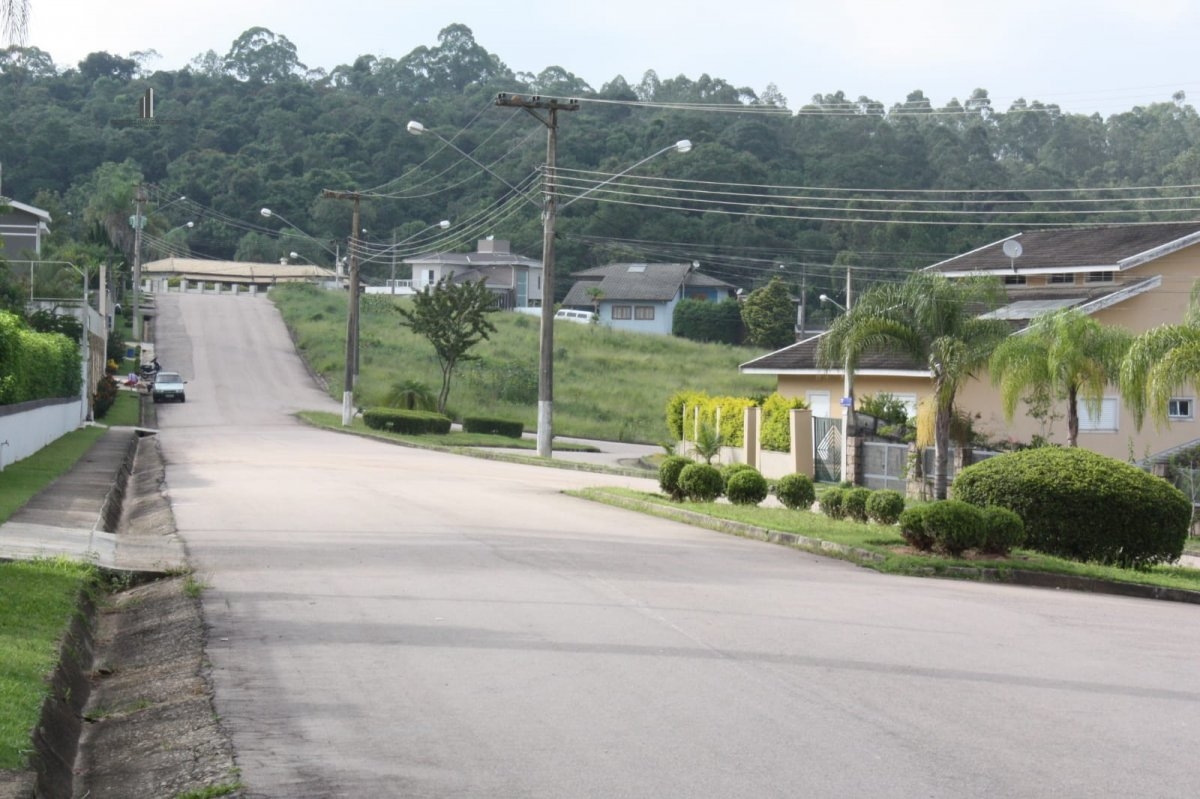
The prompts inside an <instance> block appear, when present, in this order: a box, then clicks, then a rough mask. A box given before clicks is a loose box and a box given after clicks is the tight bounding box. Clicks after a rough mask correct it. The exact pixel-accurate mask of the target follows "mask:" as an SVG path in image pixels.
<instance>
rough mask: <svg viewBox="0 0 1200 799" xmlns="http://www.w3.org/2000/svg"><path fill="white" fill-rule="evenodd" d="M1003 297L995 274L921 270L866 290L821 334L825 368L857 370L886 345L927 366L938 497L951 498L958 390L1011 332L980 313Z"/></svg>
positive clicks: (1001, 324)
mask: <svg viewBox="0 0 1200 799" xmlns="http://www.w3.org/2000/svg"><path fill="white" fill-rule="evenodd" d="M1003 296H1004V292H1003V288H1002V287H1001V285H1000V282H999V281H998V280H996V279H995V278H990V277H970V278H962V279H959V280H955V281H951V280H950V279H949V278H946V277H944V276H942V275H938V274H935V273H932V272H917V273H915V274H913V275H911V276H910V277H909V278H908V280H906V281H905V282H904V283H901V284H893V283H883V284H879V285H877V286H875V287H874V288H872V289H870V290H869V291H867V292H866V293H865V294H864V295H863V296H862V298H861V299H859V301H858V303H857V304H856V305H855V306H854V307H853V308H852V309H851V310H850V312H849V313H847V314H844V315H842V316H840V317H838V318H837V320H836V321H835V322H834V323H833V326H832V327H830V328H829V333H828V334H826V336H825V337H824V338H823V339H822V341H821V346H820V349H819V351H818V356H817V357H818V361H819V363H820V364H821V365H822V366H823V367H825V368H837V367H839V366H842V367H843V368H846V369H849V370H853V369H855V368H856V367H857V366H858V362H859V359H860V358H861V357H862V356H863V355H865V354H867V353H869V352H876V351H879V350H881V349H889V350H894V351H897V352H900V353H903V354H905V355H908V356H909V357H911V358H912V359H913V360H915V361H917V362H918V363H923V364H927V365H928V367H929V376H930V378H931V380H932V381H933V398H932V399H933V403H934V414H935V417H934V452H935V457H934V482H933V492H934V496H935V497H936V498H938V499H945V497H946V485H947V473H948V468H947V467H948V465H949V455H950V421H951V418H952V416H953V411H954V397H955V395H956V394H957V393H958V390H959V388H961V387H962V385H963V384H964V383H966V381H967V380H969V379H970V378H971V377H972V376H973V375H974V374H975V373H976V372H977V371H978V370H979V369H981V368H983V367H984V366H986V365H987V361H988V356H989V355H991V352H992V350H993V349H994V348H995V347H996V345H997V344H999V343H1000V342H1001V341H1003V340H1004V339H1005V338H1006V337H1007V336H1008V334H1009V327H1008V324H1007V323H1006V322H1004V321H1002V320H999V319H984V318H980V317H979V315H978V314H979V312H980V311H984V310H987V309H988V308H990V307H995V306H996V305H997V304H998V303H999V302H1000V300H1001V299H1002V298H1003Z"/></svg>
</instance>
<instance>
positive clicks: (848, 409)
mask: <svg viewBox="0 0 1200 799" xmlns="http://www.w3.org/2000/svg"><path fill="white" fill-rule="evenodd" d="M820 300H821V302H827V303H829V304H830V305H832V306H834V307H835V308H840V309H842V311H843V313H850V310H849V309H848V308H847V307H846V306H845V305H842V304H841V303H840V302H838V301H836V300H834V299H833V298H832V297H830V296H829V295H828V294H822V295H821V296H820ZM853 424H854V370H853V369H851V368H850V352H849V351H848V350H847V352H846V354H845V359H844V360H843V361H842V459H841V460H842V463H841V470H842V479H843V480H845V479H847V478H846V474H847V472H849V470H850V446H849V444H850V428H851V426H852V425H853ZM850 482H852V483H853V482H854V480H853V478H851V479H850Z"/></svg>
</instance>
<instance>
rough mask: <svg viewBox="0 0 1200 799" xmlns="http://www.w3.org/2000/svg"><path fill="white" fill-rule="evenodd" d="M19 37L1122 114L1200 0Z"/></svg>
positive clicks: (487, 0)
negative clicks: (439, 60)
mask: <svg viewBox="0 0 1200 799" xmlns="http://www.w3.org/2000/svg"><path fill="white" fill-rule="evenodd" d="M31 2H32V20H31V24H30V31H29V38H28V41H27V44H29V45H32V46H35V47H39V48H41V49H42V50H45V51H47V52H48V53H50V55H51V56H52V57H53V59H54V61H55V63H57V64H59V65H60V66H74V65H75V64H77V63H78V61H80V60H81V59H82V58H83V57H84V56H86V55H87V54H88V53H91V52H95V51H106V52H109V53H112V54H115V55H121V56H128V55H129V54H130V53H131V52H133V51H138V50H148V49H154V50H157V51H158V52H159V53H160V54H161V56H162V58H161V59H160V60H157V61H154V62H151V66H152V67H155V68H161V69H178V68H180V67H183V66H185V65H186V64H187V63H188V62H189V61H190V60H191V59H192V58H193V57H195V56H196V55H198V54H200V53H203V52H205V51H207V50H214V51H216V52H217V53H218V54H219V55H224V54H225V53H226V52H227V51H228V50H229V47H230V45H231V44H232V43H233V40H234V39H236V38H237V37H238V36H239V35H240V34H241V33H242V32H243V31H245V30H247V29H248V28H251V27H255V26H261V27H264V28H267V29H269V30H271V31H272V32H274V33H275V34H277V35H282V36H286V37H287V38H288V39H289V40H291V41H292V43H293V44H295V45H296V48H297V51H298V54H299V57H300V60H301V61H302V62H303V63H305V64H306V65H308V66H309V67H310V68H315V67H323V68H325V69H326V70H329V69H332V68H333V67H335V66H337V65H338V64H350V63H352V62H353V61H354V59H355V58H356V57H357V56H359V55H363V54H370V55H375V56H390V57H393V58H399V57H401V56H403V55H405V54H407V53H409V52H410V51H411V50H413V49H414V48H416V47H419V46H422V45H425V46H429V47H432V46H435V45H436V44H437V43H438V42H437V34H438V32H439V31H440V30H442V29H443V28H445V27H446V26H448V25H451V24H454V23H461V24H464V25H466V26H467V27H469V28H470V29H471V30H472V32H473V33H474V36H475V40H476V42H478V43H479V44H480V45H482V46H483V47H484V48H486V49H487V50H488V51H489V52H492V53H494V54H496V55H497V56H498V57H499V58H500V60H501V61H503V62H504V63H505V64H507V65H508V67H509V68H510V69H512V70H513V71H515V72H533V73H537V72H540V71H541V70H542V69H544V68H546V67H548V66H560V67H562V68H563V69H566V70H567V71H569V72H572V73H574V74H575V75H577V76H579V77H580V78H583V79H584V80H585V81H587V82H588V83H589V84H590V85H591V86H592V87H593V88H595V89H599V88H600V87H601V86H602V85H603V84H604V83H606V82H608V81H609V80H611V79H612V78H614V77H615V76H617V75H623V76H624V77H625V79H626V80H627V81H629V83H631V84H636V83H638V82H639V81H640V80H641V78H642V75H643V74H644V73H645V72H646V70H648V69H653V70H655V71H656V72H657V73H658V75H659V77H660V78H663V79H665V78H670V77H675V76H677V75H680V74H682V75H685V76H687V77H688V78H690V79H692V80H695V79H697V78H699V77H700V76H701V75H702V74H704V73H707V74H708V75H710V76H711V77H714V78H722V79H724V80H725V81H727V82H728V83H730V84H732V85H733V86H736V87H741V86H749V87H750V88H752V89H754V90H755V91H757V92H761V91H762V90H763V89H764V88H765V87H766V86H767V84H768V83H774V84H776V85H777V86H778V87H779V90H780V91H781V92H783V94H784V96H785V97H787V99H788V106H789V107H790V108H792V109H796V108H799V107H800V106H801V105H803V104H804V103H805V102H807V101H808V100H809V99H810V98H811V97H812V95H814V94H818V93H820V94H826V93H833V92H835V91H838V90H842V91H844V92H845V93H846V96H847V97H848V98H850V99H857V98H858V97H859V96H860V95H867V96H868V97H870V98H871V99H874V100H878V101H880V102H882V103H883V104H884V105H885V106H886V107H890V106H891V105H892V104H893V103H897V102H901V101H903V100H904V98H905V96H906V95H907V94H908V93H909V92H910V91H912V90H914V89H921V90H923V91H924V92H925V95H926V96H927V97H929V98H930V99H931V100H932V101H933V103H934V105H935V106H937V105H941V104H944V103H946V102H947V101H949V100H950V99H951V98H953V97H957V98H958V99H959V100H965V99H966V98H967V97H968V96H969V95H970V93H971V91H972V90H973V89H975V88H976V87H979V88H985V89H987V90H988V92H989V93H990V96H991V98H992V103H993V106H994V107H996V108H997V109H999V110H1004V109H1007V108H1008V105H1009V103H1011V101H1012V100H1014V99H1016V98H1018V97H1024V98H1025V99H1027V100H1034V99H1037V100H1041V101H1043V102H1047V103H1058V104H1059V105H1060V106H1061V107H1062V108H1063V109H1064V110H1066V111H1070V112H1081V113H1091V112H1096V111H1098V112H1100V113H1101V114H1104V115H1107V114H1110V113H1115V112H1119V111H1127V110H1129V109H1130V108H1132V107H1133V106H1135V105H1145V104H1147V103H1150V102H1159V101H1169V100H1170V99H1171V95H1172V94H1174V93H1175V92H1176V91H1180V90H1182V91H1184V92H1186V93H1187V95H1188V102H1189V103H1190V104H1192V105H1196V103H1197V100H1200V60H1198V59H1197V58H1196V57H1195V51H1196V40H1197V37H1198V36H1200V2H1195V1H1194V0H1088V1H1087V2H1084V1H1083V0H905V1H904V2H899V1H898V0H897V2H892V0H740V2H713V0H690V2H685V0H600V2H597V3H590V2H588V3H580V2H572V0H558V1H557V2H547V1H546V0H515V1H512V2H500V1H499V0H423V2H413V1H412V0H353V1H352V2H346V3H329V2H315V0H200V1H199V2H197V1H195V0H193V2H186V3H177V2H170V0H123V1H122V2H121V3H119V4H118V5H117V6H113V7H109V6H108V5H105V4H98V3H95V2H94V0H93V2H86V0H84V1H82V2H81V0H31Z"/></svg>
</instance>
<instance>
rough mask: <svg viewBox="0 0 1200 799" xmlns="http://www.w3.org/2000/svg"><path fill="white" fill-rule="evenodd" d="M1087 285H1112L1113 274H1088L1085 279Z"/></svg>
mask: <svg viewBox="0 0 1200 799" xmlns="http://www.w3.org/2000/svg"><path fill="white" fill-rule="evenodd" d="M1083 281H1084V282H1085V283H1111V282H1113V273H1112V272H1088V273H1087V276H1086V277H1085V278H1084V279H1083Z"/></svg>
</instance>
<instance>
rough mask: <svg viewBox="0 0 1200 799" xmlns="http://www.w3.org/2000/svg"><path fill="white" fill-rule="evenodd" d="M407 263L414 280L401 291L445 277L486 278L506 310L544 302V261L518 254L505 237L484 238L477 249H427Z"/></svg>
mask: <svg viewBox="0 0 1200 799" xmlns="http://www.w3.org/2000/svg"><path fill="white" fill-rule="evenodd" d="M404 263H406V264H408V265H409V266H411V267H412V280H411V282H409V283H408V285H407V286H405V287H404V288H405V289H408V291H401V292H397V293H415V292H419V291H424V290H425V287H426V286H432V285H435V284H436V283H437V282H438V281H439V280H441V279H442V278H444V277H445V278H449V279H450V280H451V281H453V282H455V283H478V282H479V281H480V280H484V281H486V282H487V287H488V289H489V290H490V291H491V292H492V293H493V294H495V295H496V304H497V307H498V308H499V309H500V310H502V311H508V310H513V309H516V308H534V307H541V304H542V262H541V261H538V260H535V259H533V258H527V257H525V256H524V255H517V254H516V253H514V252H512V249H511V247H510V245H509V243H508V242H507V241H503V240H501V239H491V238H489V239H483V240H481V241H479V242H478V244H477V246H476V249H475V252H465V253H463V252H432V253H424V254H422V255H418V256H416V257H413V258H406V259H405V260H404Z"/></svg>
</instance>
